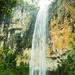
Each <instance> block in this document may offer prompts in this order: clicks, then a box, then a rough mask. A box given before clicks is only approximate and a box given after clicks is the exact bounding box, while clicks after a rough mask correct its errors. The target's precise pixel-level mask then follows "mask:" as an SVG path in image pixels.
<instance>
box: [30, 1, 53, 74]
mask: <svg viewBox="0 0 75 75" xmlns="http://www.w3.org/2000/svg"><path fill="white" fill-rule="evenodd" d="M53 1H54V0H50V1H49V0H41V1H40V3H39V4H40V9H39V12H38V14H37V18H36V23H35V29H34V34H33V40H32V50H31V56H30V62H29V65H30V66H29V73H30V75H46V70H47V67H46V49H47V48H46V47H47V39H48V38H47V34H48V33H47V30H48V28H47V26H48V23H47V21H48V8H49V5H50V4H52V2H53Z"/></svg>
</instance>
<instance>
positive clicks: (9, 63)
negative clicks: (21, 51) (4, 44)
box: [0, 49, 29, 75]
mask: <svg viewBox="0 0 75 75" xmlns="http://www.w3.org/2000/svg"><path fill="white" fill-rule="evenodd" d="M16 56H17V54H15V53H14V52H13V50H11V49H8V50H6V52H5V51H4V50H3V49H0V75H28V73H29V72H28V64H23V63H21V64H20V66H16Z"/></svg>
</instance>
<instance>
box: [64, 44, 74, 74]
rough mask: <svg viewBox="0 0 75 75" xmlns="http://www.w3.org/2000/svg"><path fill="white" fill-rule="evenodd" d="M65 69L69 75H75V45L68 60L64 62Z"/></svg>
mask: <svg viewBox="0 0 75 75" xmlns="http://www.w3.org/2000/svg"><path fill="white" fill-rule="evenodd" d="M63 69H64V71H66V72H67V73H68V75H75V45H72V47H71V51H70V52H69V53H68V56H67V59H66V60H64V61H63Z"/></svg>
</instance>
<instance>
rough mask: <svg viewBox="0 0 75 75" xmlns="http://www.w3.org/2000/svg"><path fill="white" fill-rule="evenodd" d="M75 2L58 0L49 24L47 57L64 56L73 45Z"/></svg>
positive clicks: (74, 35)
mask: <svg viewBox="0 0 75 75" xmlns="http://www.w3.org/2000/svg"><path fill="white" fill-rule="evenodd" d="M74 3H75V1H71V0H58V2H57V6H59V7H58V8H57V9H56V10H57V12H55V14H54V15H53V16H52V17H51V20H50V23H49V38H50V39H49V40H50V41H49V50H48V55H49V56H50V55H52V54H56V53H59V54H64V53H65V52H66V51H68V50H70V45H71V44H73V43H75V39H74V37H75V17H74V16H75V5H74Z"/></svg>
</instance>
